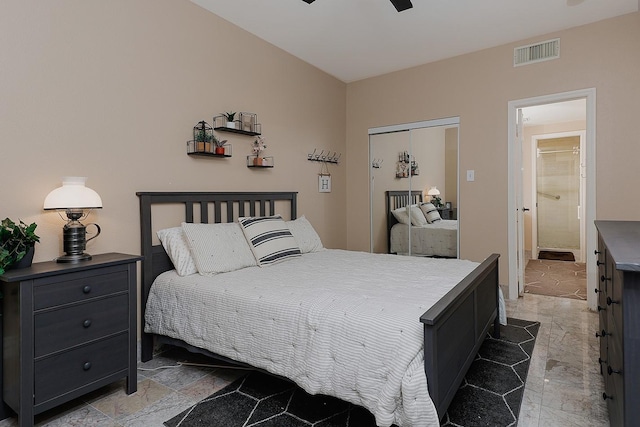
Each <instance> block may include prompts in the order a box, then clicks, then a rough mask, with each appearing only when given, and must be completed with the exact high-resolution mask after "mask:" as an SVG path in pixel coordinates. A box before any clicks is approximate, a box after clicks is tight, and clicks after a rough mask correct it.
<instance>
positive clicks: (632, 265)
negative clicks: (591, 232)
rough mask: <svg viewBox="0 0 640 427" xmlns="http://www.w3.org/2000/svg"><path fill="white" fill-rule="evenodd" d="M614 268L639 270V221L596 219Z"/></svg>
mask: <svg viewBox="0 0 640 427" xmlns="http://www.w3.org/2000/svg"><path fill="white" fill-rule="evenodd" d="M595 224H596V228H597V229H598V231H599V232H600V235H601V236H602V239H603V240H604V242H605V244H606V245H607V249H608V250H609V253H610V254H611V258H613V260H614V261H615V264H616V268H617V269H618V270H622V271H638V272H640V221H596V222H595Z"/></svg>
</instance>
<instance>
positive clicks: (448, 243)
mask: <svg viewBox="0 0 640 427" xmlns="http://www.w3.org/2000/svg"><path fill="white" fill-rule="evenodd" d="M390 239H391V240H390V243H391V252H392V253H395V254H408V253H409V226H408V225H406V224H400V223H398V224H395V225H394V226H393V227H391V236H390ZM411 254H412V255H424V256H433V255H437V256H445V257H452V258H455V257H457V256H458V221H456V220H450V219H443V220H440V221H437V222H434V223H432V224H426V225H423V226H420V227H418V226H415V225H412V226H411Z"/></svg>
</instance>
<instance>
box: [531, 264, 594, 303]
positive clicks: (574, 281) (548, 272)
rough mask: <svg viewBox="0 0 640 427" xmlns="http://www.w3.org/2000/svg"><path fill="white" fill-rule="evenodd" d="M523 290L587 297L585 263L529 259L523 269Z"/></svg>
mask: <svg viewBox="0 0 640 427" xmlns="http://www.w3.org/2000/svg"><path fill="white" fill-rule="evenodd" d="M524 291H525V293H531V294H536V295H549V296H554V297H562V298H572V299H579V300H583V301H585V300H586V299H587V265H586V264H585V263H583V262H563V261H551V260H544V259H530V260H529V262H527V267H526V268H525V270H524Z"/></svg>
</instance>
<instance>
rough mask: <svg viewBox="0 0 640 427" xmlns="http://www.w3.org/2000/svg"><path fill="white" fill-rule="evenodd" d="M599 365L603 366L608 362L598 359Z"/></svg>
mask: <svg viewBox="0 0 640 427" xmlns="http://www.w3.org/2000/svg"><path fill="white" fill-rule="evenodd" d="M598 363H599V364H601V365H602V364H603V363H607V361H606V360H602V359H601V358H599V357H598Z"/></svg>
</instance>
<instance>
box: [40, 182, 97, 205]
mask: <svg viewBox="0 0 640 427" xmlns="http://www.w3.org/2000/svg"><path fill="white" fill-rule="evenodd" d="M86 180H87V178H86V177H82V176H67V177H64V178H62V187H58V188H56V189H55V190H53V191H52V192H51V193H49V194H48V195H47V197H46V198H45V199H44V209H45V210H49V209H96V208H101V207H102V199H101V198H100V196H99V195H98V193H96V192H95V191H93V190H92V189H90V188H88V187H85V185H84V183H85V181H86Z"/></svg>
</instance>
